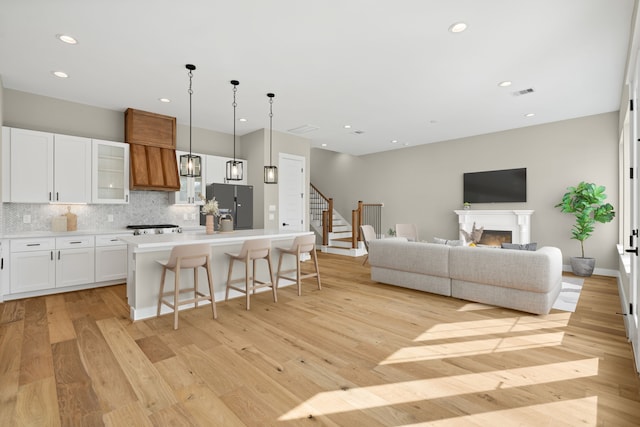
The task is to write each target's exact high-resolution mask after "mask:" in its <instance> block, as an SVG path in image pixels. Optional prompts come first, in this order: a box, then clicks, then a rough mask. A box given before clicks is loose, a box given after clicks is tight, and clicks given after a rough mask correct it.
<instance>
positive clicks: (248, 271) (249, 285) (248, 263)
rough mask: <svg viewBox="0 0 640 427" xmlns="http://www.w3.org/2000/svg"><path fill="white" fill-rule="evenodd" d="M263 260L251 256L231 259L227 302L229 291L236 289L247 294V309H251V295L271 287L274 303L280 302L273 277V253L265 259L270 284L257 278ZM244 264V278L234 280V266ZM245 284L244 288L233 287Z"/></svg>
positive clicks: (232, 257)
mask: <svg viewBox="0 0 640 427" xmlns="http://www.w3.org/2000/svg"><path fill="white" fill-rule="evenodd" d="M260 259H262V258H252V257H251V255H250V254H248V255H246V256H245V257H243V258H239V257H237V256H235V255H234V256H231V258H230V259H229V273H228V275H227V289H226V291H225V301H228V300H229V290H230V289H235V290H236V291H239V292H243V293H244V294H245V305H246V309H247V310H250V309H251V294H255V293H256V290H257V289H258V288H262V287H266V286H270V287H271V291H272V293H273V302H278V295H277V289H276V285H275V279H274V275H273V266H272V265H271V251H269V253H268V254H267V256H265V257H264V260H265V261H266V263H267V267H268V268H269V280H270V281H269V282H261V281H259V280H258V279H257V278H256V270H257V265H258V260H260ZM236 261H239V262H243V263H244V278H243V279H232V277H233V264H234V263H235V262H236ZM239 282H244V288H242V287H235V286H232V285H233V284H234V283H239Z"/></svg>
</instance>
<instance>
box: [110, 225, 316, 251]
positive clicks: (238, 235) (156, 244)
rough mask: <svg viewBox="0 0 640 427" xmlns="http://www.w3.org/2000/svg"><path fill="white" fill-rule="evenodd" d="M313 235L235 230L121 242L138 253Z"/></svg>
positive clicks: (130, 238) (150, 236) (131, 238)
mask: <svg viewBox="0 0 640 427" xmlns="http://www.w3.org/2000/svg"><path fill="white" fill-rule="evenodd" d="M306 234H313V232H312V231H280V230H264V229H258V230H235V231H233V232H230V233H220V232H215V233H214V234H206V232H205V231H196V232H193V231H187V232H182V233H170V234H143V235H140V236H133V235H132V236H122V237H120V240H122V241H123V242H125V243H127V244H128V245H133V246H134V247H135V251H136V252H147V251H153V250H167V249H169V248H172V247H174V246H176V245H189V244H194V243H210V244H211V245H220V246H222V245H230V244H239V243H242V242H244V241H245V240H250V239H261V238H271V239H273V240H284V239H292V238H295V237H297V236H302V235H306Z"/></svg>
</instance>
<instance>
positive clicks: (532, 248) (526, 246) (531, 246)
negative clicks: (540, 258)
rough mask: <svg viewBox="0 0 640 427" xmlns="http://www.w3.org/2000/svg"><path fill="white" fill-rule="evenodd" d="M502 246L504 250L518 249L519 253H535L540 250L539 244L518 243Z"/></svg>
mask: <svg viewBox="0 0 640 427" xmlns="http://www.w3.org/2000/svg"><path fill="white" fill-rule="evenodd" d="M501 246H502V249H516V250H519V251H535V250H537V249H538V243H537V242H532V243H524V244H522V245H520V244H518V243H503V244H502V245H501Z"/></svg>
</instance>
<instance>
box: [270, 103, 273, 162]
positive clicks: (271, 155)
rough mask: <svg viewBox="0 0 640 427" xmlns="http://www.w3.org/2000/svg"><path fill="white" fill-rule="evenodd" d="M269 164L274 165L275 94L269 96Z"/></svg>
mask: <svg viewBox="0 0 640 427" xmlns="http://www.w3.org/2000/svg"><path fill="white" fill-rule="evenodd" d="M269 166H273V96H271V97H269Z"/></svg>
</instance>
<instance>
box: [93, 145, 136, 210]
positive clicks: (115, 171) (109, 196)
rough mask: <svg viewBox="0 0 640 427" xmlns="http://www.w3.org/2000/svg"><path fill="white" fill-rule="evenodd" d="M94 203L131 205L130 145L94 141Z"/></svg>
mask: <svg viewBox="0 0 640 427" xmlns="http://www.w3.org/2000/svg"><path fill="white" fill-rule="evenodd" d="M92 145H93V146H92V179H91V182H92V183H93V189H92V192H91V194H92V198H91V200H92V202H93V203H129V144H125V143H122V142H112V141H101V140H98V139H94V140H93V141H92Z"/></svg>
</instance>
